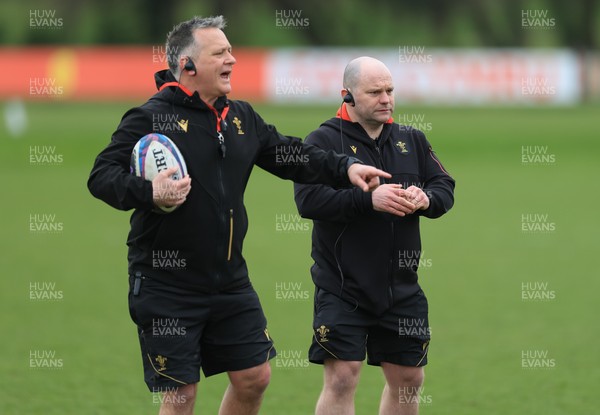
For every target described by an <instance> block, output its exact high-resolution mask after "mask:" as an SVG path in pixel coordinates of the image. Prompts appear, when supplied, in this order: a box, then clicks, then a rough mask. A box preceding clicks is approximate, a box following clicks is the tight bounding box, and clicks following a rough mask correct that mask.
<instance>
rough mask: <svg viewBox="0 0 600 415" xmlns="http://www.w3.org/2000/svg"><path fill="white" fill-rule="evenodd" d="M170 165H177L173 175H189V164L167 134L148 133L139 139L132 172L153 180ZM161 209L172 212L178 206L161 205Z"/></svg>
mask: <svg viewBox="0 0 600 415" xmlns="http://www.w3.org/2000/svg"><path fill="white" fill-rule="evenodd" d="M170 167H177V171H176V172H175V173H174V174H173V175H172V176H171V178H172V179H173V180H180V179H182V178H183V177H185V176H186V175H187V166H186V165H185V160H184V159H183V156H182V155H181V152H180V151H179V149H178V148H177V146H176V145H175V143H174V142H173V141H171V139H170V138H169V137H167V136H166V135H162V134H148V135H145V136H143V137H142V138H140V139H139V141H138V142H137V143H136V145H135V147H134V148H133V151H132V153H131V173H132V174H135V175H136V176H138V177H143V178H144V179H146V180H150V181H152V179H154V177H156V175H157V174H158V173H160V172H161V171H163V170H166V169H168V168H170ZM159 207H160V209H161V211H163V212H166V213H170V212H172V211H174V210H175V209H177V206H172V207H163V206H159Z"/></svg>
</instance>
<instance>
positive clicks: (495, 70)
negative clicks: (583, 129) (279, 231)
mask: <svg viewBox="0 0 600 415" xmlns="http://www.w3.org/2000/svg"><path fill="white" fill-rule="evenodd" d="M358 56H372V57H375V58H377V59H379V60H381V61H383V62H384V63H385V64H386V65H387V66H388V68H389V69H390V71H391V72H392V77H393V79H394V86H395V97H396V102H397V103H407V104H428V105H429V104H441V105H455V104H457V105H478V104H501V105H512V104H517V105H522V104H525V105H528V104H551V105H552V104H554V105H570V104H575V103H578V102H579V101H580V99H581V71H580V63H579V60H578V59H577V56H576V55H575V53H573V52H571V51H568V50H557V49H431V50H430V49H428V48H426V47H419V46H400V47H399V48H397V49H343V48H310V49H308V48H307V49H278V50H273V51H272V52H271V54H270V55H269V57H268V58H267V63H266V68H267V69H266V71H265V79H264V83H263V84H264V85H265V88H267V90H266V91H265V96H266V97H267V98H268V99H269V100H270V101H272V102H281V103H284V102H289V103H302V102H305V103H334V102H340V101H341V97H340V90H341V88H342V75H343V71H344V67H345V66H346V64H347V63H348V62H349V61H350V60H352V59H353V58H356V57H358Z"/></svg>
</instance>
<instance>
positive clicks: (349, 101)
mask: <svg viewBox="0 0 600 415" xmlns="http://www.w3.org/2000/svg"><path fill="white" fill-rule="evenodd" d="M343 100H344V102H345V103H346V104H350V105H352V106H354V97H353V96H352V92H350V91H348V92H347V93H346V95H344V98H343Z"/></svg>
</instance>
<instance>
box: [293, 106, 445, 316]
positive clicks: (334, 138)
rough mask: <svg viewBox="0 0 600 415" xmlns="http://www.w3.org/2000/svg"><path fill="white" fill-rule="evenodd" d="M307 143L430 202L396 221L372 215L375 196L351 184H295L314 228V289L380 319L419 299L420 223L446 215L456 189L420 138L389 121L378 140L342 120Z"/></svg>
mask: <svg viewBox="0 0 600 415" xmlns="http://www.w3.org/2000/svg"><path fill="white" fill-rule="evenodd" d="M340 128H341V129H342V131H340ZM342 136H343V138H342ZM305 142H307V143H310V144H313V145H315V146H317V147H320V148H323V149H335V150H336V151H337V152H343V153H346V154H349V155H351V156H354V157H357V158H359V159H360V160H361V161H362V162H364V163H365V164H368V165H372V166H376V167H378V168H380V169H383V170H385V171H387V172H388V173H390V174H392V178H391V179H386V180H385V182H386V183H400V184H402V186H403V188H404V189H406V188H408V187H409V186H411V185H415V186H418V187H420V188H422V189H423V191H424V192H425V193H426V194H427V195H428V197H429V199H430V205H429V208H428V209H427V210H419V211H417V212H416V213H415V214H412V215H407V216H405V217H398V216H395V215H392V214H388V213H382V212H377V211H374V210H373V205H372V201H371V194H370V193H363V192H361V191H360V190H358V189H353V188H350V187H349V186H344V187H341V188H339V187H338V188H336V187H332V186H328V185H305V184H296V185H295V200H296V204H297V206H298V210H299V212H300V215H301V216H302V217H305V218H309V219H313V222H314V226H313V233H312V254H311V255H312V258H313V259H314V264H313V266H312V267H311V274H312V278H313V281H314V283H315V285H316V286H317V287H320V288H323V289H325V290H327V291H330V292H331V293H334V294H336V295H338V296H340V297H341V298H343V299H345V300H347V301H349V302H350V303H352V304H354V305H356V306H358V307H360V308H363V309H366V310H368V311H371V312H373V313H375V314H381V313H383V312H384V311H385V310H387V309H389V308H390V307H391V306H392V305H393V304H395V303H396V302H399V301H402V300H403V299H406V298H408V297H410V296H412V295H415V294H417V293H422V291H421V288H420V286H419V284H418V277H417V269H418V263H419V259H420V254H421V237H420V232H419V217H420V216H425V217H428V218H437V217H439V216H441V215H443V214H444V213H446V212H447V211H448V210H449V209H450V208H451V207H452V205H453V203H454V184H455V183H454V180H453V179H452V177H450V175H449V174H448V173H447V172H446V170H445V169H444V167H443V166H442V164H441V163H440V161H439V160H438V159H437V157H436V155H435V154H434V152H433V151H432V149H431V146H430V144H429V142H428V141H427V139H426V138H425V135H424V134H423V132H421V131H419V130H417V129H412V128H410V127H407V126H401V125H398V124H396V123H386V124H384V127H383V130H382V132H381V134H380V137H379V138H378V139H377V140H373V139H371V138H370V137H369V136H368V135H367V133H366V132H365V130H364V129H363V128H362V127H361V126H360V124H358V123H354V122H352V121H349V120H347V119H341V118H339V117H338V118H332V119H330V120H328V121H326V122H324V123H323V124H321V126H320V127H319V128H318V129H317V130H315V131H313V132H312V133H311V134H309V135H308V137H307V138H306V140H305ZM342 146H343V148H342ZM338 264H339V266H340V267H341V271H342V272H341V273H340V270H339V269H338Z"/></svg>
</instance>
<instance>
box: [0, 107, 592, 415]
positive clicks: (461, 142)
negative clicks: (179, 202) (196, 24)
mask: <svg viewBox="0 0 600 415" xmlns="http://www.w3.org/2000/svg"><path fill="white" fill-rule="evenodd" d="M132 105H133V104H126V103H119V104H92V103H88V104H73V103H62V102H54V103H29V104H26V106H27V111H28V119H29V128H28V130H27V131H26V132H25V134H24V135H23V136H21V137H20V138H11V137H10V136H9V135H8V133H7V131H6V128H5V127H4V126H2V127H1V129H0V131H1V132H2V134H1V140H2V145H3V148H4V150H3V151H2V154H5V155H6V156H5V157H4V159H3V163H1V164H0V171H1V173H2V175H1V177H2V188H3V190H4V191H3V192H2V193H3V207H2V213H3V214H2V219H1V220H2V238H1V242H0V243H1V248H2V255H1V256H0V261H1V265H2V278H1V279H0V300H1V301H0V307H2V309H1V311H2V319H1V325H0V329H1V333H2V345H1V346H0V350H1V353H0V373H1V375H0V414H19V415H20V414H44V415H52V414H61V415H64V414H86V415H89V414H111V415H118V414H126V415H137V414H152V413H158V404H157V403H156V402H155V400H156V397H154V398H153V396H152V395H151V394H149V393H148V391H147V389H146V386H145V384H144V383H143V378H142V370H141V357H140V355H139V346H138V341H137V336H136V333H135V328H134V325H133V323H132V322H131V321H130V319H129V315H128V311H127V275H126V265H127V264H126V246H125V238H126V234H127V231H128V219H129V213H127V212H119V211H116V210H113V209H112V208H110V207H109V206H107V205H105V204H103V203H102V202H100V201H98V200H96V199H94V198H92V196H91V195H90V194H89V193H88V191H87V188H86V185H85V184H86V180H87V176H88V174H89V170H90V168H91V166H92V162H93V159H94V157H95V155H96V154H97V153H98V152H99V151H100V149H101V148H102V147H103V146H105V145H106V143H107V142H108V140H109V138H110V135H111V133H112V131H113V130H114V129H115V127H116V126H117V124H118V122H119V120H120V117H121V115H122V114H123V112H124V111H125V110H126V109H127V108H128V107H129V106H132ZM257 109H258V110H259V112H260V113H261V114H262V115H263V117H264V118H265V119H266V120H267V121H269V122H273V123H275V124H276V125H277V126H278V128H279V129H280V131H282V132H283V133H287V134H293V135H299V136H304V135H305V134H306V133H308V132H309V131H311V130H312V129H314V128H316V126H317V125H318V124H319V123H320V122H321V121H322V120H324V119H325V118H328V117H329V116H330V115H331V114H333V113H334V112H335V110H336V108H333V107H293V108H291V107H283V108H281V107H280V108H276V107H271V106H257ZM395 112H396V114H398V113H399V112H402V113H407V114H413V115H415V114H416V115H418V116H423V118H424V120H423V122H424V123H427V124H428V127H430V131H426V133H427V135H428V138H429V139H430V141H431V142H432V143H433V146H434V149H435V150H436V151H437V154H438V156H439V157H440V159H441V160H442V161H443V162H444V164H445V166H446V167H447V169H448V170H449V171H450V172H451V173H452V175H453V176H454V177H455V179H456V181H457V187H456V203H455V206H454V208H453V210H452V211H451V212H450V213H449V214H448V215H447V216H445V217H442V218H440V219H438V220H434V221H431V220H423V221H422V232H423V248H424V257H426V258H427V259H430V261H429V266H427V267H425V268H423V269H422V271H421V273H420V277H421V284H422V285H423V287H424V289H425V292H426V294H427V295H428V298H429V303H430V307H431V308H430V323H431V330H432V337H433V339H432V344H431V349H430V355H429V365H428V366H427V368H426V381H425V388H424V391H423V395H424V397H425V399H424V401H427V404H426V405H423V406H422V410H421V413H422V414H436V415H442V414H444V415H445V414H447V415H467V414H474V415H483V414H485V415H496V414H497V415H506V414H527V415H535V414H540V415H541V414H543V415H553V414H568V415H571V414H587V413H594V412H595V411H597V407H598V403H599V402H598V401H599V399H598V392H597V386H598V385H599V384H600V370H599V369H598V368H599V367H600V364H599V363H600V362H599V357H598V353H597V345H598V343H599V342H600V333H599V330H600V329H599V325H598V324H597V322H596V317H594V316H595V315H596V312H598V309H599V307H598V293H599V292H600V278H598V277H599V276H600V275H599V272H598V268H597V256H598V247H599V244H598V239H597V233H598V230H599V229H600V227H599V220H598V216H597V214H596V213H594V212H596V209H597V207H595V206H597V205H596V204H597V203H598V202H600V195H599V193H598V184H594V182H593V176H592V174H593V172H594V171H597V168H598V165H599V163H598V161H599V160H598V154H599V150H600V143H599V142H598V134H597V132H596V133H594V132H593V126H594V125H595V126H596V128H595V130H597V126H598V114H599V108H598V107H592V106H588V107H577V108H489V107H488V108H425V107H418V108H397V109H396V111H395ZM32 146H33V148H36V147H35V146H42V148H43V146H50V147H46V148H52V149H54V152H55V154H59V155H61V156H62V157H61V160H60V161H59V162H58V163H57V164H55V165H51V164H49V163H42V164H35V163H32V162H31V159H30V151H31V149H32ZM524 146H525V147H533V148H535V147H536V146H542V147H546V146H547V147H546V148H545V155H546V156H547V157H546V158H545V161H547V163H542V162H540V160H541V159H540V160H538V161H537V162H536V161H535V160H534V162H532V163H528V164H523V163H522V148H523V147H524ZM38 148H39V147H38ZM550 156H553V157H550ZM590 178H592V179H590ZM590 180H592V181H591V182H590ZM246 205H247V208H248V213H249V216H250V230H249V234H248V237H247V239H246V242H245V255H246V258H247V260H248V264H249V267H250V273H251V278H252V280H253V282H254V285H255V288H256V289H257V291H258V292H259V295H260V297H261V300H262V302H263V306H264V308H265V312H266V314H267V318H268V319H269V331H270V333H271V334H272V336H273V337H274V339H275V341H276V346H277V348H278V349H279V350H280V351H285V356H286V357H285V358H284V359H279V360H274V361H273V362H272V366H273V376H272V381H271V386H270V387H269V389H268V391H267V395H266V397H265V400H264V404H263V408H262V411H261V413H262V414H267V415H280V414H286V415H306V414H310V413H312V411H313V408H314V405H315V402H316V399H317V396H318V394H319V391H320V387H321V376H322V375H321V373H322V371H321V368H320V367H318V366H313V365H310V366H309V367H305V364H304V363H305V359H306V354H307V349H308V345H309V344H310V338H311V334H312V333H311V316H312V302H311V300H307V299H302V298H301V299H299V300H296V301H291V300H282V299H278V291H277V287H281V284H283V283H285V284H288V285H287V287H288V288H289V287H290V284H295V285H294V290H296V291H297V292H299V293H301V294H302V295H300V297H303V296H304V292H305V291H308V292H309V295H308V296H309V297H310V298H312V291H313V287H312V283H311V280H310V275H309V272H308V268H309V266H310V263H311V261H310V257H309V252H310V232H309V231H307V230H305V227H304V226H301V227H299V228H300V229H298V230H296V231H292V232H284V231H281V230H280V229H279V230H278V228H277V223H278V221H279V222H281V221H282V219H281V218H282V217H285V216H282V215H289V214H292V215H294V214H295V213H296V209H295V204H294V202H293V192H292V184H291V183H290V182H285V181H282V180H279V179H277V178H275V177H272V176H270V175H268V174H266V173H265V172H263V171H261V170H260V169H256V170H255V171H254V174H253V176H252V179H251V182H250V185H249V188H248V191H247V193H246ZM31 215H33V218H34V219H33V221H34V222H35V218H36V217H37V218H39V217H40V216H36V215H41V217H43V218H45V220H46V222H50V223H51V224H53V226H54V231H55V232H42V231H35V230H34V231H32V230H31V226H32V216H31ZM43 215H51V216H43ZM52 215H54V216H52ZM523 215H525V217H527V218H534V219H532V220H533V222H528V223H530V224H533V227H532V228H531V229H533V230H532V231H527V232H524V231H523V226H525V227H526V228H527V227H528V226H530V225H527V223H525V222H523ZM529 215H532V216H529ZM536 215H538V216H536ZM50 218H52V219H50ZM59 225H60V226H59ZM543 230H545V231H546V232H544V231H543ZM594 241H596V242H594ZM37 283H39V284H41V285H42V286H44V283H46V284H50V285H45V286H44V287H46V289H45V291H46V292H49V291H52V292H53V293H54V295H58V294H57V293H58V292H60V293H61V296H62V298H59V299H54V300H49V299H35V298H34V299H32V298H31V295H32V291H33V292H34V294H33V295H34V297H35V295H37V294H35V293H36V292H38V293H39V292H44V290H42V289H39V288H40V286H39V285H36V284H37ZM31 284H33V289H32V285H31ZM52 284H53V285H52ZM278 284H279V285H278ZM298 284H299V285H298ZM538 284H539V285H538ZM523 285H525V289H523ZM49 287H52V289H50V288H49ZM532 287H536V288H532ZM523 295H525V296H533V297H536V296H542V297H543V296H545V297H546V299H545V300H540V299H532V300H523V299H522V296H523ZM31 353H33V354H34V356H33V359H34V362H35V361H36V358H37V357H38V356H39V355H38V354H40V353H41V355H42V356H44V354H45V353H47V354H46V355H45V357H46V358H47V359H46V361H52V362H54V364H56V365H60V366H61V367H58V368H46V367H40V368H36V367H30V366H32V364H31V360H30V357H31V355H30V354H31ZM52 353H54V355H53V356H52V358H49V357H48V356H49V355H48V354H50V355H52ZM523 353H525V354H527V353H531V354H533V355H535V356H537V358H534V359H533V364H534V366H535V365H542V366H544V365H545V366H552V367H545V368H540V367H533V368H524V367H522V366H523V361H522V355H523ZM525 360H526V362H527V360H528V359H525ZM529 360H531V358H530V359H529ZM35 364H37V363H35ZM35 364H34V366H35ZM283 366H294V367H283ZM225 385H226V377H225V376H217V377H213V378H210V379H208V380H206V379H203V380H202V381H201V386H200V392H199V399H198V404H197V413H202V414H215V413H216V411H217V409H216V408H218V405H219V402H220V398H221V395H222V392H223V390H224V387H225ZM382 385H383V377H382V375H381V372H380V370H379V369H377V368H373V367H367V366H365V367H364V369H363V373H362V377H361V382H360V385H359V388H358V392H357V396H356V407H357V411H356V412H357V414H364V415H371V414H376V413H377V406H378V402H379V397H380V393H381V388H382Z"/></svg>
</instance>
